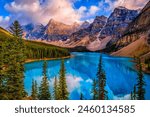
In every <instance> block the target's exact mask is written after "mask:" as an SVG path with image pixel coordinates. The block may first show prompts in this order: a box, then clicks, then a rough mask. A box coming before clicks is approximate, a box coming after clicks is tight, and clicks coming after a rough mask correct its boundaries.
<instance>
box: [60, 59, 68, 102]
mask: <svg viewBox="0 0 150 117" xmlns="http://www.w3.org/2000/svg"><path fill="white" fill-rule="evenodd" d="M65 74H66V69H65V65H64V60H62V61H61V67H60V72H59V96H60V100H68V99H69V97H68V96H69V92H68V89H67V83H66V75H65Z"/></svg>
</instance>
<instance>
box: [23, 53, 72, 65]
mask: <svg viewBox="0 0 150 117" xmlns="http://www.w3.org/2000/svg"><path fill="white" fill-rule="evenodd" d="M72 57H73V55H70V56H65V57H58V58H43V59H27V60H25V63H32V62H37V61H42V60H60V59H68V58H72Z"/></svg>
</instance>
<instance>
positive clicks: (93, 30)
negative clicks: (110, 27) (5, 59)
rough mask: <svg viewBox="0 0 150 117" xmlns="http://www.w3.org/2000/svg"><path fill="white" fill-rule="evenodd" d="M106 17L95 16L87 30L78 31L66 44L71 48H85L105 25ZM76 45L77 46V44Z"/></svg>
mask: <svg viewBox="0 0 150 117" xmlns="http://www.w3.org/2000/svg"><path fill="white" fill-rule="evenodd" d="M106 21H107V17H105V16H96V18H95V20H94V21H93V23H92V24H90V25H89V26H88V27H87V28H83V29H80V30H79V31H77V32H75V33H73V34H72V35H71V36H70V37H69V41H68V42H67V44H69V45H72V46H86V45H88V44H89V43H90V42H92V41H93V40H94V39H96V37H97V35H98V33H99V32H100V31H101V30H102V28H103V26H104V25H105V24H106ZM77 43H78V44H77Z"/></svg>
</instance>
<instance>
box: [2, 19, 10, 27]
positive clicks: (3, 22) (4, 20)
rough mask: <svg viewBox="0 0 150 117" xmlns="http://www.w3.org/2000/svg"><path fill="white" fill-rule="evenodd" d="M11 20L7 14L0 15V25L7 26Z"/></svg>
mask: <svg viewBox="0 0 150 117" xmlns="http://www.w3.org/2000/svg"><path fill="white" fill-rule="evenodd" d="M9 21H10V17H9V16H6V17H3V16H0V26H2V27H4V28H7V27H8V24H9Z"/></svg>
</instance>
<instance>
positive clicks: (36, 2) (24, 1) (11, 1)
mask: <svg viewBox="0 0 150 117" xmlns="http://www.w3.org/2000/svg"><path fill="white" fill-rule="evenodd" d="M148 1H149V0H0V26H2V27H7V26H8V25H10V24H11V23H12V22H13V21H14V20H19V21H20V22H21V24H22V25H24V24H28V23H35V24H36V23H42V24H44V25H46V24H47V23H48V21H49V20H50V19H51V18H53V19H55V20H57V21H60V22H63V23H66V24H72V23H74V22H82V21H85V20H87V21H92V20H93V19H94V18H95V16H97V15H105V16H109V15H110V13H111V12H112V11H113V10H114V8H115V7H117V6H124V7H127V8H128V9H141V8H143V7H144V5H145V4H146V3H147V2H148Z"/></svg>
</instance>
